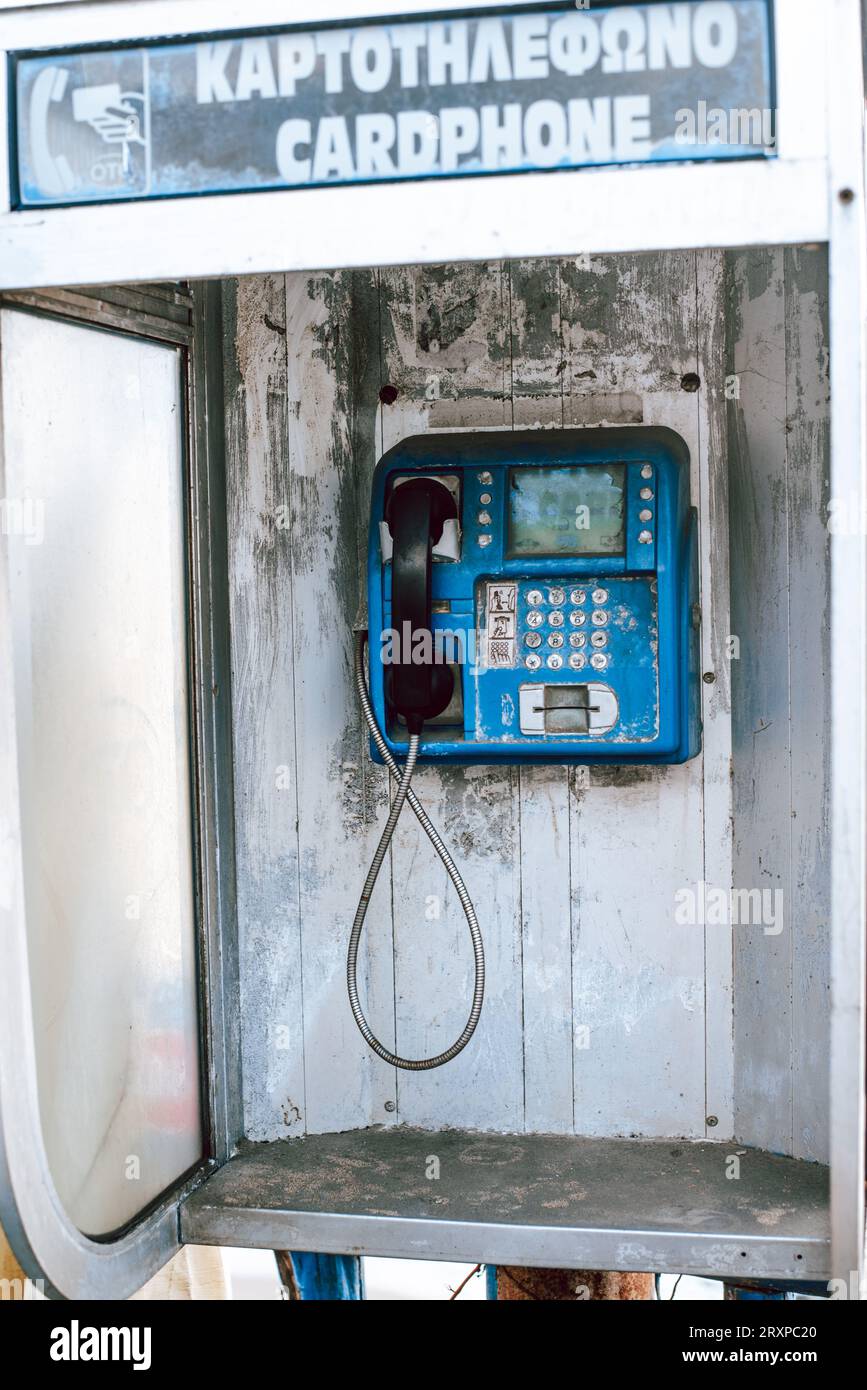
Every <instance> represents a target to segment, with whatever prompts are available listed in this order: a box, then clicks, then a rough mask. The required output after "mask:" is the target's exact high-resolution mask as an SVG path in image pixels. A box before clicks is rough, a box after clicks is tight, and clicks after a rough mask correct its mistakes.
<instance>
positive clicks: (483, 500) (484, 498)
mask: <svg viewBox="0 0 867 1390" xmlns="http://www.w3.org/2000/svg"><path fill="white" fill-rule="evenodd" d="M493 500H494V499H493V497H492V496H491V494H490V493H489V492H482V493H480V494H479V506H480V507H489V506H490V505H491V503H492V502H493Z"/></svg>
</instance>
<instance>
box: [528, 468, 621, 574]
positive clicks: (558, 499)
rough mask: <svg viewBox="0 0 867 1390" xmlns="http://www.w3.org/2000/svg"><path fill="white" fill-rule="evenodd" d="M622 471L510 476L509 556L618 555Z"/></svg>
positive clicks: (566, 470) (541, 471) (576, 470)
mask: <svg viewBox="0 0 867 1390" xmlns="http://www.w3.org/2000/svg"><path fill="white" fill-rule="evenodd" d="M625 478H626V465H625V464H622V463H606V464H592V465H584V466H576V467H572V468H569V467H566V468H564V467H557V468H512V469H510V470H509V509H508V513H509V542H508V553H509V555H510V556H518V555H622V554H623V553H624V548H625V525H624V492H625Z"/></svg>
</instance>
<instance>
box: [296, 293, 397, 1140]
mask: <svg viewBox="0 0 867 1390" xmlns="http://www.w3.org/2000/svg"><path fill="white" fill-rule="evenodd" d="M286 323H287V327H288V329H289V332H290V340H289V352H288V373H287V397H288V412H287V440H288V449H287V465H288V474H289V500H290V507H289V544H290V551H291V573H292V600H293V643H294V673H293V674H294V679H293V687H294V704H295V727H296V730H297V738H296V743H297V747H298V760H297V783H298V874H299V893H300V926H301V957H302V962H301V963H302V969H303V980H304V1058H305V1069H306V1086H307V1129H308V1130H309V1131H310V1132H315V1133H319V1132H323V1131H329V1130H339V1129H344V1128H347V1127H353V1128H355V1127H363V1126H364V1125H367V1124H371V1123H385V1122H388V1120H389V1119H390V1118H391V1117H392V1116H393V1113H394V1112H393V1111H386V1109H385V1105H386V1103H387V1102H392V1103H393V1099H394V1094H395V1078H394V1074H393V1073H392V1071H391V1069H390V1068H388V1067H385V1066H383V1065H382V1064H381V1063H379V1062H378V1061H377V1060H376V1059H375V1058H374V1057H373V1055H372V1054H371V1053H370V1052H369V1050H368V1048H367V1046H366V1044H365V1043H364V1040H363V1039H362V1037H361V1035H360V1033H359V1032H358V1030H357V1028H356V1026H355V1022H354V1020H353V1018H352V1014H351V1012H350V1009H349V1004H348V1000H347V997H346V964H345V963H346V948H347V942H348V936H349V930H350V927H351V924H352V918H353V915H354V912H355V907H356V904H357V901H358V895H359V892H360V890H361V885H362V882H363V879H364V873H365V870H366V867H367V864H368V863H369V861H370V858H371V856H372V854H373V850H374V847H375V844H376V840H377V838H378V832H379V830H380V829H381V824H380V822H381V819H382V816H383V812H384V809H385V806H386V782H385V778H384V776H383V775H382V773H381V772H380V771H379V770H378V769H376V768H374V767H373V766H372V765H371V763H370V761H369V759H368V757H367V753H366V747H365V744H366V740H365V737H364V734H363V732H362V727H361V717H360V713H359V709H358V701H357V698H356V694H355V688H354V684H353V676H352V659H353V658H352V647H353V627H354V622H355V618H356V614H357V611H358V603H359V598H360V595H361V587H360V576H359V563H358V562H359V550H358V528H359V518H361V519H362V521H363V522H364V523H366V516H367V506H366V503H365V502H364V501H360V500H359V499H360V498H366V497H367V496H368V494H369V483H368V482H367V478H368V477H369V470H370V468H371V466H372V462H373V455H374V430H375V412H376V382H377V378H378V372H379V350H378V343H377V341H376V331H377V328H378V309H377V291H376V284H375V279H374V277H373V276H372V275H369V274H366V273H364V272H340V273H336V274H331V275H329V274H325V275H316V276H308V275H306V274H294V275H289V276H287V277H286ZM360 964H361V970H360V972H359V973H360V977H361V994H362V1000H363V1003H364V1007H365V1011H366V1013H367V1017H368V1020H369V1022H370V1024H371V1027H372V1028H373V1030H374V1032H375V1033H377V1034H378V1035H379V1036H380V1037H381V1038H382V1040H383V1041H384V1042H385V1043H386V1045H389V1044H391V1043H392V1042H393V1036H394V1035H393V1027H394V1003H393V975H392V967H391V885H390V882H389V875H388V872H387V869H384V870H383V872H382V874H381V875H380V880H379V882H378V884H377V886H376V889H375V891H374V895H373V899H372V901H371V905H370V908H369V911H368V915H367V923H366V926H365V936H364V939H363V949H362V952H361V953H360Z"/></svg>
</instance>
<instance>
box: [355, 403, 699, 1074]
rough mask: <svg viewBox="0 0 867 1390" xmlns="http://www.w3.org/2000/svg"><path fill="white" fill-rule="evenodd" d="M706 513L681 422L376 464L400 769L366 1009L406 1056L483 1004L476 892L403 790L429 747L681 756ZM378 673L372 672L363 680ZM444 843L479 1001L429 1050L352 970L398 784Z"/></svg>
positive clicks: (426, 451)
mask: <svg viewBox="0 0 867 1390" xmlns="http://www.w3.org/2000/svg"><path fill="white" fill-rule="evenodd" d="M699 612H700V610H699V603H698V561H697V544H696V514H695V510H694V509H693V508H692V507H691V506H690V500H689V452H688V450H687V447H686V445H685V444H684V442H683V440H682V439H681V438H680V437H679V436H678V435H676V434H674V433H673V432H672V431H671V430H666V429H659V428H651V429H628V430H627V429H620V430H564V431H557V432H551V433H547V432H546V433H539V432H537V431H533V432H524V433H505V432H504V433H499V432H497V433H490V434H470V433H460V434H442V435H434V436H431V435H424V436H417V437H415V438H411V439H407V440H404V441H403V442H402V443H400V444H398V445H396V446H395V448H393V449H391V450H390V451H389V452H388V453H387V454H386V455H385V456H384V457H383V458H382V459H381V460H380V462H379V464H378V466H377V469H376V472H375V475H374V480H373V491H372V501H371V515H370V534H369V545H368V634H367V643H368V649H369V650H368V667H369V677H368V679H367V680H366V679H365V674H364V663H363V641H361V642H359V643H358V646H357V651H356V684H357V687H358V691H359V696H360V699H361V703H362V708H363V710H364V713H365V718H366V720H367V723H368V726H369V728H370V733H371V752H372V755H373V757H374V758H376V759H377V760H378V761H380V762H385V763H386V764H387V765H388V766H389V767H390V768H391V770H392V772H394V774H395V775H396V776H397V777H398V790H397V793H396V796H395V798H394V801H393V803H392V807H391V812H390V814H389V818H388V822H387V824H386V829H385V832H384V833H383V837H382V840H381V841H380V845H379V848H378V850H377V855H376V856H375V857H374V862H373V864H372V865H371V870H370V873H369V875H368V881H367V883H366V885H365V890H364V893H363V894H362V900H361V902H360V904H359V911H358V914H357V915H356V921H355V924H354V926H353V933H352V937H351V940H350V953H349V969H348V980H349V994H350V1001H351V1003H352V1008H353V1013H354V1015H355V1018H356V1022H357V1023H358V1025H359V1027H360V1028H361V1031H362V1033H363V1034H364V1036H365V1038H366V1039H367V1041H368V1043H369V1044H370V1045H371V1046H372V1047H373V1050H374V1051H376V1052H377V1054H378V1055H379V1056H381V1057H383V1058H384V1059H385V1060H387V1061H389V1062H391V1063H392V1064H393V1065H396V1066H404V1067H408V1068H410V1069H415V1070H420V1069H426V1068H428V1067H431V1066H438V1065H441V1064H442V1062H444V1061H448V1060H449V1059H450V1057H452V1056H455V1055H456V1053H457V1052H458V1051H460V1050H461V1048H462V1047H463V1046H465V1044H466V1042H467V1041H468V1040H469V1037H470V1036H472V1032H473V1030H474V1028H475V1024H476V1022H477V1020H478V1014H479V1012H480V1010H481V997H482V992H483V988H484V955H483V951H482V946H481V936H480V934H479V931H478V924H477V923H476V920H475V914H474V912H473V910H472V904H471V902H470V900H469V897H468V895H467V893H466V888H465V887H464V885H463V882H462V880H461V879H460V875H459V874H458V872H457V869H456V868H455V866H454V863H453V861H452V860H451V858H450V856H449V855H448V851H447V850H446V849H445V846H444V845H443V843H442V841H441V840H440V837H439V835H438V834H437V832H436V830H435V829H434V828H433V826H431V824H430V822H429V821H428V820H427V817H426V815H425V813H424V811H423V809H422V808H421V806H420V805H419V803H418V801H417V799H416V798H415V796H414V794H413V792H412V791H411V788H410V781H411V778H412V773H413V770H414V767H415V764H416V762H417V761H422V762H427V763H550V762H554V763H582V764H589V763H631V764H638V763H681V762H685V761H686V760H687V759H688V758H691V757H693V756H694V755H695V754H696V753H697V752H698V751H699V746H700V722H699V710H700V699H699V633H698V628H699ZM368 682H369V683H368ZM406 800H409V802H410V805H411V807H412V809H413V811H414V812H415V814H416V815H417V816H418V818H419V820H420V821H421V823H422V825H423V827H424V829H425V830H426V832H427V833H428V835H429V836H430V838H431V840H432V842H433V844H434V847H435V848H436V849H437V852H438V853H439V854H440V856H441V857H442V858H443V862H444V863H445V864H446V868H447V870H448V872H449V874H450V876H451V878H452V881H453V883H454V884H455V887H456V889H457V891H458V894H459V897H460V900H461V903H462V906H463V907H464V911H465V913H466V915H467V921H468V924H469V927H470V933H471V936H472V939H473V947H474V952H475V957H476V990H475V994H474V1000H473V1009H472V1010H471V1013H470V1018H469V1019H468V1022H467V1026H466V1028H465V1029H464V1032H463V1034H461V1037H460V1038H459V1039H458V1040H457V1042H456V1043H455V1044H454V1045H453V1047H452V1048H451V1049H448V1050H447V1052H445V1053H442V1054H440V1055H439V1056H438V1057H436V1058H430V1059H426V1060H424V1061H419V1062H411V1061H407V1060H406V1059H403V1058H399V1057H397V1056H395V1055H394V1054H393V1053H391V1052H389V1051H388V1050H387V1049H386V1048H384V1047H383V1046H382V1045H381V1044H380V1043H379V1042H378V1041H377V1039H376V1038H375V1037H374V1036H373V1034H372V1033H371V1032H370V1029H369V1027H368V1025H367V1023H366V1021H365V1020H364V1017H363V1014H362V1012H361V1008H360V1005H359V1003H358V992H357V987H356V982H355V969H356V958H357V950H358V941H359V939H360V934H361V928H362V925H363V921H364V914H365V911H366V906H367V901H368V899H369V896H370V892H371V891H372V887H373V883H374V882H375V880H376V876H377V874H378V872H379V868H380V866H381V863H382V859H383V858H384V855H385V852H386V850H387V848H388V844H389V842H390V840H391V835H392V833H393V830H394V826H395V824H396V822H397V818H398V816H399V815H400V811H401V809H402V807H403V804H404V801H406Z"/></svg>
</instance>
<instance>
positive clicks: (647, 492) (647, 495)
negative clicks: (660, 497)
mask: <svg viewBox="0 0 867 1390" xmlns="http://www.w3.org/2000/svg"><path fill="white" fill-rule="evenodd" d="M638 495H639V497H640V498H641V500H642V502H652V501H653V488H652V487H643V488H642V489H641V491H640V492H639V494H638Z"/></svg>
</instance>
